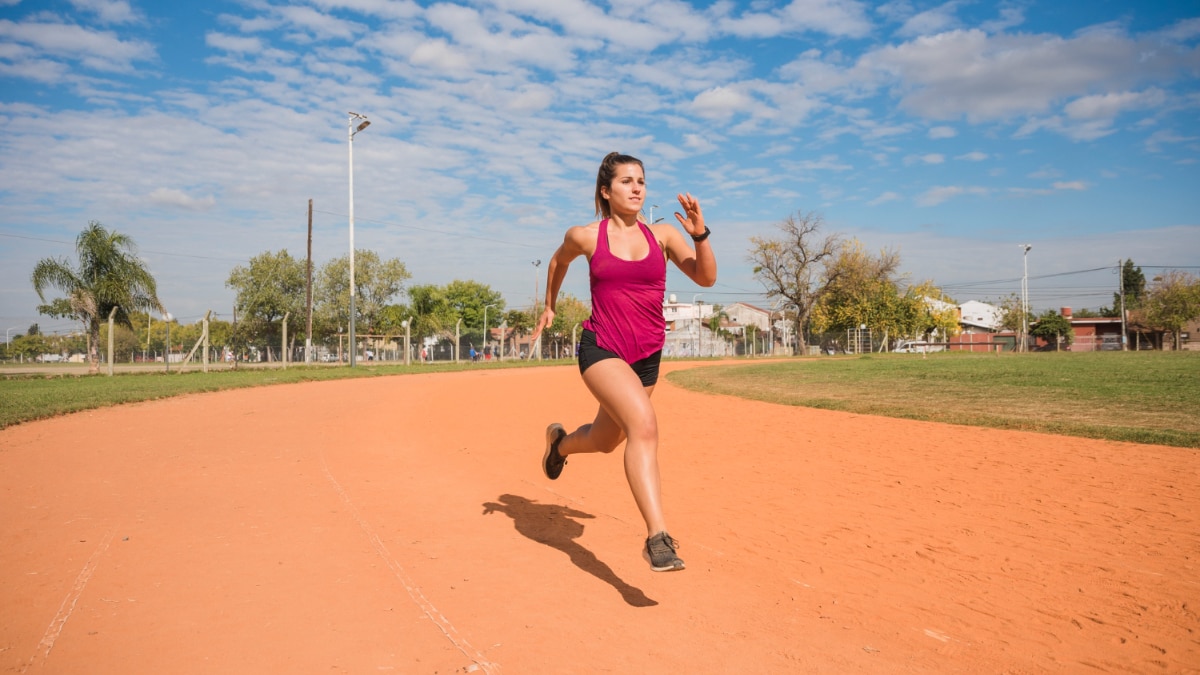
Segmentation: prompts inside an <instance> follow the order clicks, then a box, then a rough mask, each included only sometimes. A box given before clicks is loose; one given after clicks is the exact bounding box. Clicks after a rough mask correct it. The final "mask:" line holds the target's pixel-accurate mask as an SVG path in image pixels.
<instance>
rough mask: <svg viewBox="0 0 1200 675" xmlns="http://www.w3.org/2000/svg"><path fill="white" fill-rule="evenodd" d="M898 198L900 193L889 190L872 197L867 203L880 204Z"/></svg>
mask: <svg viewBox="0 0 1200 675" xmlns="http://www.w3.org/2000/svg"><path fill="white" fill-rule="evenodd" d="M897 199H900V195H899V194H897V193H895V192H891V191H889V192H884V193H883V194H881V195H879V196H878V197H876V198H875V199H872V200H871V201H869V202H867V204H868V205H870V206H879V205H880V204H886V203H888V202H894V201H896V200H897Z"/></svg>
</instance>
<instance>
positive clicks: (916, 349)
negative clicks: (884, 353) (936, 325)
mask: <svg viewBox="0 0 1200 675" xmlns="http://www.w3.org/2000/svg"><path fill="white" fill-rule="evenodd" d="M892 351H894V352H897V353H900V354H928V353H929V352H944V351H946V346H945V345H940V344H933V343H929V342H926V341H925V340H901V341H899V342H897V343H896V348H895V349H893V350H892Z"/></svg>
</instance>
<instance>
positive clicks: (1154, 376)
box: [0, 352, 1200, 448]
mask: <svg viewBox="0 0 1200 675" xmlns="http://www.w3.org/2000/svg"><path fill="white" fill-rule="evenodd" d="M541 363H542V364H544V365H553V364H563V363H569V361H544V362H541ZM530 365H533V364H530V363H529V362H527V361H505V362H501V363H486V364H484V363H475V364H467V363H463V364H453V363H445V364H433V365H427V364H422V365H412V366H392V365H370V366H364V365H362V364H360V365H359V367H357V368H355V369H353V370H352V369H350V368H346V367H329V366H307V367H306V366H292V367H290V368H288V369H286V370H284V369H281V368H265V369H264V368H240V369H238V370H236V371H234V370H226V369H224V368H223V367H218V368H214V369H213V371H212V372H210V373H207V374H204V373H200V372H188V373H170V374H167V373H163V372H161V371H158V372H153V373H137V374H126V375H117V376H115V377H103V376H99V377H78V376H76V375H68V374H65V373H66V372H67V371H58V370H57V369H55V370H52V371H51V372H52V375H51V376H49V377H47V376H46V375H44V374H38V375H9V376H7V377H4V379H0V428H4V427H7V426H10V425H12V424H18V423H21V422H26V421H30V420H35V419H40V418H47V417H54V416H56V415H62V414H66V413H70V412H77V411H80V410H88V409H92V408H99V407H102V406H107V405H115V404H120V403H131V402H136V401H146V400H151V399H159V398H166V397H169V396H178V395H181V394H189V393H196V392H206V391H219V390H222V389H232V388H239V387H256V386H264V385H272V384H286V383H292V382H308V381H316V380H332V379H344V378H351V377H378V376H383V375H404V374H412V373H436V372H450V371H461V370H478V369H498V368H519V367H528V366H530ZM71 372H75V373H78V372H79V371H78V369H76V370H75V371H71ZM3 373H4V370H3V369H0V376H3ZM667 377H668V378H669V379H670V380H671V381H672V382H674V383H676V384H679V385H681V386H685V387H688V388H691V389H696V390H699V391H706V392H711V393H717V394H728V395H732V396H740V397H744V398H751V399H757V400H761V401H767V402H771V403H780V404H784V405H797V406H807V407H812V408H825V409H829V410H843V411H848V412H856V413H863V414H870V415H883V416H888V417H901V418H908V419H918V420H929V421H935V422H948V423H951V424H966V425H973V426H982V427H993V428H999V429H1024V430H1029V431H1041V432H1047V433H1054V434H1064V435H1071V436H1083V437H1087V438H1102V439H1110V440H1119V441H1131V442H1135V443H1157V444H1163V445H1175V446H1181V447H1187V448H1200V352H1127V353H1118V352H1103V353H1085V354H1072V353H1062V354H1053V353H1049V354H1024V355H1020V354H1003V355H995V354H961V353H956V354H930V355H929V356H928V358H922V357H921V356H920V355H917V354H884V355H870V356H862V357H848V358H828V357H819V358H804V359H788V360H777V361H761V362H754V361H748V362H744V364H736V363H735V364H733V365H729V364H719V365H718V364H714V365H713V366H702V367H698V368H691V369H688V370H681V371H678V372H674V373H671V374H670V375H668V376H667Z"/></svg>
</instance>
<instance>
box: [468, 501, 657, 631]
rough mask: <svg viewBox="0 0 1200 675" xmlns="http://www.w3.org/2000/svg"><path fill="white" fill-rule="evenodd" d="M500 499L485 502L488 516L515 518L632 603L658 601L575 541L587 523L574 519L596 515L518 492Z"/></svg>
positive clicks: (534, 537)
mask: <svg viewBox="0 0 1200 675" xmlns="http://www.w3.org/2000/svg"><path fill="white" fill-rule="evenodd" d="M497 499H499V501H500V503H499V504H497V503H496V502H484V504H483V514H484V515H485V516H486V515H488V514H490V513H495V512H497V511H499V512H500V513H503V514H504V515H506V516H508V517H509V518H512V519H513V525H514V526H515V527H516V528H517V532H520V533H521V534H523V535H524V536H526V537H528V538H529V539H532V540H534V541H536V542H538V543H539V544H545V545H546V546H549V547H551V548H556V549H558V550H560V551H562V552H563V553H566V554H567V556H568V557H569V558H570V559H571V562H573V563H575V566H576V567H578V568H579V569H581V570H583V571H584V572H587V573H588V574H591V575H593V576H595V577H596V578H597V579H600V580H601V581H604V582H606V583H608V584H610V585H612V587H613V588H615V589H617V592H618V593H620V594H621V597H622V598H624V599H625V602H627V603H629V604H630V605H633V606H634V607H653V606H654V605H657V604H658V603H657V602H656V601H654V600H651V599H650V598H647V597H646V594H645V593H643V592H642V591H641V589H638V588H634V587H633V586H630V585H629V584H627V583H625V582H624V581H623V580H622V579H621V578H620V577H618V576H617V575H616V573H615V572H613V571H612V568H610V567H609V566H608V565H606V564H604V563H603V562H601V561H600V560H599V559H598V558H597V557H596V554H594V553H592V552H591V551H589V550H587V549H586V548H584V547H583V546H581V545H580V544H578V543H577V542H576V541H575V540H576V539H577V538H579V537H580V536H582V535H583V524H582V523H579V522H576V521H574V520H572V518H595V517H596V516H593V515H592V514H590V513H584V512H583V511H576V510H575V509H572V508H569V507H566V506H559V505H557V504H538V503H537V502H535V501H533V500H530V499H526V498H524V497H519V496H517V495H500V496H499V497H498V498H497Z"/></svg>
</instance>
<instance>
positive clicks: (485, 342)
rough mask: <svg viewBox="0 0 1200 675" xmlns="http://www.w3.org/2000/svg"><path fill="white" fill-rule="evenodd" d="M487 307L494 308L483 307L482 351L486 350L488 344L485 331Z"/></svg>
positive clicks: (486, 331) (486, 330)
mask: <svg viewBox="0 0 1200 675" xmlns="http://www.w3.org/2000/svg"><path fill="white" fill-rule="evenodd" d="M488 307H495V305H484V306H483V348H484V349H487V344H488V329H487V311H488Z"/></svg>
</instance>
